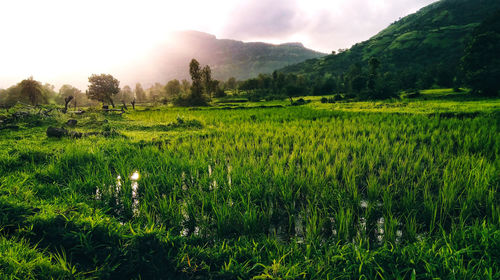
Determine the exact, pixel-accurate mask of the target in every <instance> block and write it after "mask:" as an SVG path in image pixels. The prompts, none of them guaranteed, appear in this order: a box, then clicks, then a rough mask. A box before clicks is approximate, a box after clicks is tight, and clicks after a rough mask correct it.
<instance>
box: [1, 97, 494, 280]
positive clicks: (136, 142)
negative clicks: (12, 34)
mask: <svg viewBox="0 0 500 280" xmlns="http://www.w3.org/2000/svg"><path fill="white" fill-rule="evenodd" d="M280 102H281V101H275V102H273V103H264V104H263V103H247V104H244V106H245V107H252V106H261V105H265V106H271V105H273V106H276V105H286V104H287V103H286V101H283V102H281V103H280ZM241 105H242V104H238V105H235V106H227V104H226V105H224V106H223V107H234V108H239V107H240V106H241ZM242 107H243V106H242ZM499 111H500V99H493V100H491V99H490V100H488V99H477V98H473V97H469V96H468V94H467V93H461V94H459V95H457V94H454V93H452V92H451V91H446V90H433V91H425V92H423V95H422V97H420V98H419V99H416V100H403V101H386V102H344V103H335V104H321V103H320V102H319V100H314V101H313V102H312V103H310V104H308V105H305V106H301V107H283V108H246V109H244V108H243V109H242V108H239V109H232V110H231V109H222V107H221V108H216V107H215V108H204V109H199V110H189V109H178V108H169V109H165V108H152V109H148V110H138V111H135V112H130V113H128V114H125V115H124V116H123V117H120V116H103V115H101V114H99V113H90V114H87V115H84V116H82V117H77V118H78V120H79V125H78V126H77V127H76V128H75V129H76V130H79V131H97V130H101V129H103V126H104V127H105V129H106V130H116V131H117V132H118V133H120V134H121V135H124V136H125V137H123V136H116V137H111V138H104V137H102V136H97V137H96V136H91V137H88V138H83V139H78V140H72V139H60V140H54V139H47V138H46V137H45V129H46V127H47V126H48V125H59V124H62V123H64V121H65V120H66V118H67V116H59V117H57V118H56V119H47V120H42V121H41V122H39V123H38V125H36V126H33V125H31V124H30V123H26V124H23V123H21V124H20V125H21V127H22V129H21V130H19V131H6V130H3V131H0V140H1V141H0V146H1V150H0V163H1V164H0V168H1V170H0V171H1V173H0V174H1V175H0V210H1V211H0V222H1V224H0V233H1V239H0V248H4V249H5V250H0V272H1V273H0V274H2V275H5V276H4V277H6V278H10V277H13V278H17V279H25V278H30V277H31V278H45V277H46V276H47V275H52V276H53V277H54V278H88V277H99V278H112V279H125V278H134V277H139V276H141V277H142V278H143V279H149V278H172V279H179V278H180V279H182V278H208V277H211V278H217V279H234V278H236V277H242V278H243V279H247V278H251V277H254V276H259V278H258V279H271V278H273V277H276V278H277V277H281V278H284V279H296V278H301V277H305V278H309V279H311V278H324V279H326V278H327V277H329V278H332V277H339V278H341V279H350V278H352V277H355V278H358V277H362V276H363V275H364V276H366V277H367V278H369V279H374V278H379V277H380V278H381V277H382V276H383V277H384V278H386V279H387V278H389V279H395V278H397V277H404V278H410V277H411V276H412V275H415V276H416V278H417V279H418V278H432V277H440V278H443V279H449V278H456V279H464V278H467V279H472V278H476V279H487V278H489V277H490V278H498V277H499V276H500V271H499V270H498V267H499V265H498V260H499V258H500V256H499V255H498V252H500V229H499V223H500V208H499V206H498V205H500V204H499V201H498V195H497V194H498V187H499V179H498V169H499V160H498V155H499V153H500V150H499V149H500V142H499V138H498V116H499ZM179 117H180V118H179ZM105 119H106V120H107V121H108V122H107V123H105V121H104V120H105ZM179 119H182V120H183V121H179ZM193 120H198V121H199V122H195V121H193ZM200 123H201V126H200ZM135 171H139V173H140V178H139V180H138V181H137V183H138V185H139V188H138V194H137V196H136V197H138V198H139V205H138V208H137V209H138V210H134V208H135V206H134V202H133V200H134V199H133V187H132V186H133V184H134V182H135V181H133V180H132V179H131V178H130V177H129V176H130V175H131V174H132V173H133V172H135ZM118 175H120V176H121V178H122V179H120V184H118V183H117V176H118ZM117 184H118V185H120V188H118V189H117ZM97 189H99V195H98V196H99V199H96V190H97ZM381 218H383V221H384V222H383V223H380V222H381ZM367 228H368V229H370V230H366V229H367ZM382 232H383V234H382ZM7 248H10V249H9V250H7ZM16 263H20V265H19V266H18V265H16Z"/></svg>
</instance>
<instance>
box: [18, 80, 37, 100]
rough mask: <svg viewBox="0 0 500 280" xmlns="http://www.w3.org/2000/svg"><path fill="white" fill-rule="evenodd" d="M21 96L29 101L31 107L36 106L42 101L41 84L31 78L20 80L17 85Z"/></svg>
mask: <svg viewBox="0 0 500 280" xmlns="http://www.w3.org/2000/svg"><path fill="white" fill-rule="evenodd" d="M19 86H20V88H21V95H23V96H25V97H26V98H28V99H29V101H30V103H31V105H37V104H38V103H39V102H40V100H41V99H42V84H41V83H40V82H39V81H35V80H34V79H33V77H29V78H28V79H26V80H22V81H21V82H20V83H19Z"/></svg>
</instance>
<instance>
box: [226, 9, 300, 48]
mask: <svg viewBox="0 0 500 280" xmlns="http://www.w3.org/2000/svg"><path fill="white" fill-rule="evenodd" d="M303 20H304V19H303V18H301V17H300V9H299V6H298V5H297V2H296V1H294V0H274V1H268V0H264V1H262V0H257V1H249V0H247V1H243V2H241V3H239V4H238V5H237V6H236V7H235V8H234V10H233V11H232V13H231V15H230V17H229V20H228V22H227V23H226V27H225V28H224V30H223V33H224V35H225V36H226V37H229V38H235V39H248V38H263V39H276V38H277V37H278V38H280V37H285V36H288V35H291V34H293V33H295V32H296V30H297V29H298V28H300V25H301V24H302V23H303Z"/></svg>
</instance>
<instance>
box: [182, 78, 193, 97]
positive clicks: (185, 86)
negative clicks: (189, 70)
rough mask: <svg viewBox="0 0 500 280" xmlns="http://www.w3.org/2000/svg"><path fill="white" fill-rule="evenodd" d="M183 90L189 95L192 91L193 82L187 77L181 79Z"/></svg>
mask: <svg viewBox="0 0 500 280" xmlns="http://www.w3.org/2000/svg"><path fill="white" fill-rule="evenodd" d="M181 92H182V93H183V94H185V95H189V94H190V92H191V83H189V81H188V80H186V79H183V80H182V81H181Z"/></svg>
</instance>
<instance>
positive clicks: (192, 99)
mask: <svg viewBox="0 0 500 280" xmlns="http://www.w3.org/2000/svg"><path fill="white" fill-rule="evenodd" d="M189 74H190V75H191V94H190V96H189V103H190V105H195V106H196V105H205V104H206V100H205V98H204V97H203V84H202V74H201V70H200V63H199V62H198V61H197V60H196V59H194V58H193V59H192V60H191V63H189Z"/></svg>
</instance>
